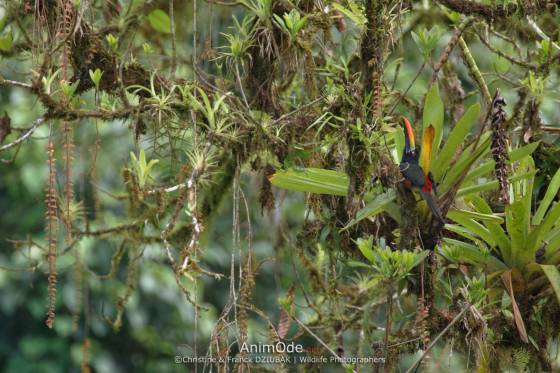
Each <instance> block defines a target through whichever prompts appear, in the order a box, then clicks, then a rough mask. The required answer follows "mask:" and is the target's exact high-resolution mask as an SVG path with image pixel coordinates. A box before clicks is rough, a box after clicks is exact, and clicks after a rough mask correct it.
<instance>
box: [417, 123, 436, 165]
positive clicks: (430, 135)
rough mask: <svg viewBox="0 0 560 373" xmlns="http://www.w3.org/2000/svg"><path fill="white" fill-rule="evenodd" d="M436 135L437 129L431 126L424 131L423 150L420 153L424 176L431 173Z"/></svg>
mask: <svg viewBox="0 0 560 373" xmlns="http://www.w3.org/2000/svg"><path fill="white" fill-rule="evenodd" d="M435 135H436V130H435V128H434V127H433V126H432V125H431V124H430V125H429V126H428V127H426V129H424V135H423V136H422V149H421V153H420V167H421V168H422V171H424V175H428V172H430V164H431V163H432V144H433V142H434V137H435Z"/></svg>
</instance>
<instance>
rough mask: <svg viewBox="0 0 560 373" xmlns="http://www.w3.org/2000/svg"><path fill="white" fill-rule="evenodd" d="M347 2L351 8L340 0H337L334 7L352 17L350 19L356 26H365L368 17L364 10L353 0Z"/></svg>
mask: <svg viewBox="0 0 560 373" xmlns="http://www.w3.org/2000/svg"><path fill="white" fill-rule="evenodd" d="M347 4H348V5H349V7H350V9H348V8H345V7H344V6H343V5H341V4H340V3H338V2H335V3H334V4H333V9H335V10H338V11H339V12H340V13H342V14H344V15H345V16H346V17H348V18H350V20H351V21H352V22H354V23H355V24H356V26H358V27H363V26H365V24H366V22H367V19H366V16H365V14H364V12H363V10H362V9H361V8H360V7H359V6H358V5H357V4H356V3H355V2H354V1H353V0H350V1H348V2H347Z"/></svg>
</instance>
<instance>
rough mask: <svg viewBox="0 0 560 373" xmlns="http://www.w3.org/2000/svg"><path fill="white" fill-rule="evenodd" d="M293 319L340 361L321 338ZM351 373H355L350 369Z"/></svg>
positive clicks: (295, 318) (296, 319)
mask: <svg viewBox="0 0 560 373" xmlns="http://www.w3.org/2000/svg"><path fill="white" fill-rule="evenodd" d="M293 319H294V320H295V322H297V323H298V324H299V325H300V326H301V327H302V328H303V329H304V330H305V331H306V332H307V333H309V334H310V335H311V336H312V337H313V338H315V339H316V340H317V342H319V343H320V344H322V345H323V347H325V348H326V349H327V351H329V352H330V353H331V355H333V356H334V357H336V358H337V359H338V360H340V359H341V357H340V356H338V355H337V353H336V352H334V351H333V350H332V349H331V348H330V347H329V345H328V344H326V343H325V342H323V340H322V339H321V338H319V337H318V336H317V334H315V333H313V332H312V331H311V329H309V328H308V327H307V325H305V324H304V323H302V322H301V321H300V320H299V319H298V318H297V317H295V316H294V317H293ZM352 372H354V373H357V372H356V370H355V369H352Z"/></svg>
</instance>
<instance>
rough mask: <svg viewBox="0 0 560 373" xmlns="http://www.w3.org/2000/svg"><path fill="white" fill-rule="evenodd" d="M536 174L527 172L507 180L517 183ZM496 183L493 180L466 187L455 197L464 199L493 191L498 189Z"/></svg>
mask: <svg viewBox="0 0 560 373" xmlns="http://www.w3.org/2000/svg"><path fill="white" fill-rule="evenodd" d="M535 173H536V172H534V171H533V172H529V173H526V174H521V175H516V176H513V177H511V178H510V179H509V181H510V182H515V181H519V180H522V179H527V178H530V177H533V176H535ZM498 186H499V184H498V181H497V180H493V181H488V182H485V183H482V184H475V185H470V186H468V187H464V188H461V189H459V191H458V192H457V197H464V196H467V195H469V194H474V193H479V192H487V191H489V190H494V189H498Z"/></svg>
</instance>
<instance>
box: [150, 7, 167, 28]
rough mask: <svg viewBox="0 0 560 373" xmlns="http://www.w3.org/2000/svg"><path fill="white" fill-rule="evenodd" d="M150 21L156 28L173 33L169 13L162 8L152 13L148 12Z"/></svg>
mask: <svg viewBox="0 0 560 373" xmlns="http://www.w3.org/2000/svg"><path fill="white" fill-rule="evenodd" d="M148 21H149V22H150V25H152V27H153V28H154V30H156V31H158V32H161V33H164V34H170V33H171V20H170V19H169V16H168V15H167V13H165V12H164V11H163V10H161V9H155V10H153V11H152V12H151V13H150V14H148Z"/></svg>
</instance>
